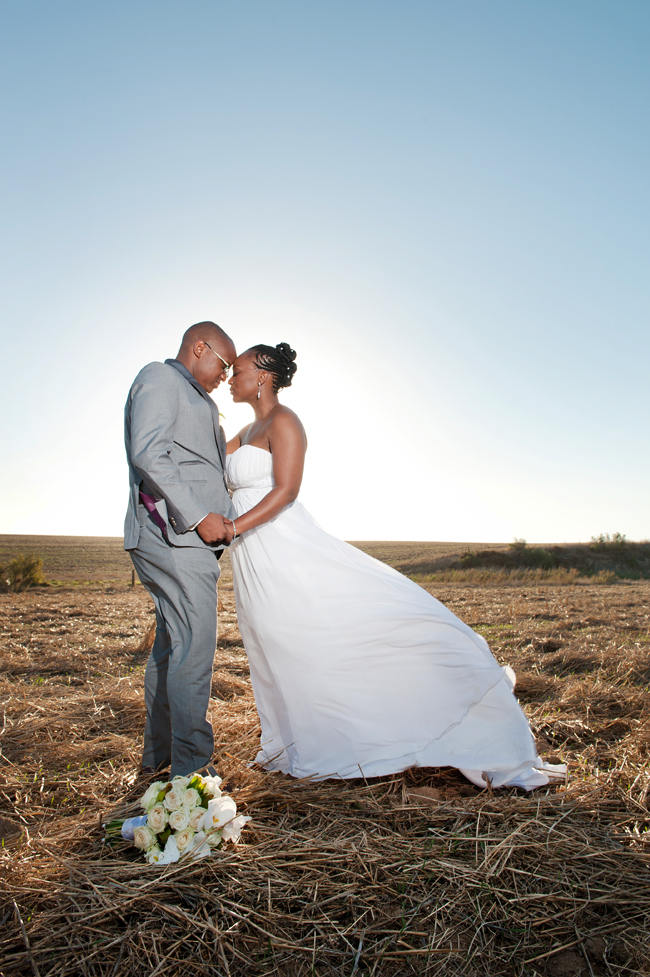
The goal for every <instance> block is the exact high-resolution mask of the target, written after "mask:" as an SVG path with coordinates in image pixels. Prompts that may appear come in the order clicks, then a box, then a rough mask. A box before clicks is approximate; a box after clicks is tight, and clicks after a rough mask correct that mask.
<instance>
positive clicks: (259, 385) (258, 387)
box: [257, 380, 262, 400]
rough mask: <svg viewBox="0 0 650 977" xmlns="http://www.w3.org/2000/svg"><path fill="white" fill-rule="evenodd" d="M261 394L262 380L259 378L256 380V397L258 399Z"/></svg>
mask: <svg viewBox="0 0 650 977" xmlns="http://www.w3.org/2000/svg"><path fill="white" fill-rule="evenodd" d="M261 396H262V381H261V380H258V381H257V399H258V400H259V399H260V397H261Z"/></svg>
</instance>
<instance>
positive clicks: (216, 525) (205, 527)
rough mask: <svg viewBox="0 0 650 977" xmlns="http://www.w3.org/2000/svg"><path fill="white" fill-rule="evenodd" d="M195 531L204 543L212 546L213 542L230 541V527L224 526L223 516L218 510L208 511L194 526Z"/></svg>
mask: <svg viewBox="0 0 650 977" xmlns="http://www.w3.org/2000/svg"><path fill="white" fill-rule="evenodd" d="M196 531H197V533H198V534H199V536H200V537H201V539H202V540H203V542H204V543H208V544H209V545H210V546H214V544H215V543H230V541H231V540H232V529H229V527H228V526H226V523H225V521H224V518H223V516H221V515H219V513H218V512H208V514H207V516H206V517H205V519H202V520H201V522H200V523H199V524H198V526H197V527H196Z"/></svg>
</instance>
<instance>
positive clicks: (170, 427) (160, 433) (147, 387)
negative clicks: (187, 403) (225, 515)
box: [130, 363, 206, 533]
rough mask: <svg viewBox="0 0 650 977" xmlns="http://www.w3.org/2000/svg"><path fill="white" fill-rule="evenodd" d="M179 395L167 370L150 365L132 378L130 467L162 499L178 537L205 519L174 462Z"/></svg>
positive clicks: (200, 505)
mask: <svg viewBox="0 0 650 977" xmlns="http://www.w3.org/2000/svg"><path fill="white" fill-rule="evenodd" d="M178 405H179V391H178V384H177V382H176V380H175V377H174V376H173V375H171V374H170V372H169V367H166V366H165V365H164V364H162V363H150V364H149V365H148V366H145V367H144V369H142V370H141V371H140V373H139V374H138V376H137V377H136V378H135V381H134V383H133V386H132V387H131V393H130V431H131V459H130V460H131V464H132V466H133V468H134V469H135V471H136V472H137V473H138V474H139V475H141V477H142V480H143V481H144V483H145V486H146V487H147V488H149V489H151V490H153V491H154V492H155V493H156V495H159V496H161V497H162V498H163V499H164V500H165V502H166V504H167V512H168V513H169V515H170V516H171V517H173V519H174V524H173V525H174V530H175V532H177V533H185V532H188V530H189V529H190V527H193V526H195V525H196V524H197V523H198V522H200V521H201V519H203V517H204V516H205V515H206V512H205V503H203V504H202V503H201V502H200V501H199V500H197V498H196V495H195V493H194V490H193V489H192V484H191V482H184V481H182V480H181V477H180V470H179V466H178V464H177V462H176V460H175V458H174V439H173V431H174V422H175V419H176V415H177V412H178Z"/></svg>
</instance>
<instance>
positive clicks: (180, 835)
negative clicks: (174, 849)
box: [173, 828, 194, 854]
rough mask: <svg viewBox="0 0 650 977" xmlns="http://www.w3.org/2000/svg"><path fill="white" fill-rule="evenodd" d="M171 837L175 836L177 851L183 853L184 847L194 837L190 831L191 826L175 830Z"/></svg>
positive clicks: (189, 843)
mask: <svg viewBox="0 0 650 977" xmlns="http://www.w3.org/2000/svg"><path fill="white" fill-rule="evenodd" d="M173 837H174V838H176V844H177V846H178V850H179V852H180V853H181V854H183V852H184V851H185V849H186V848H187V847H188V846H189V845H191V844H192V839H193V838H194V832H193V831H192V829H191V828H183V830H182V831H177V832H176V834H175V835H173Z"/></svg>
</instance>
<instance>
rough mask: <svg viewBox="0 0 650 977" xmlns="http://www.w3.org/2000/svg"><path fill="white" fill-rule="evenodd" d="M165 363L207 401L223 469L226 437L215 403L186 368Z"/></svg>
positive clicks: (172, 362) (167, 361) (176, 363)
mask: <svg viewBox="0 0 650 977" xmlns="http://www.w3.org/2000/svg"><path fill="white" fill-rule="evenodd" d="M165 363H166V364H167V365H168V366H173V367H174V369H175V370H178V372H179V373H182V375H183V376H184V377H185V379H186V380H187V381H188V383H191V384H192V386H193V387H194V389H195V390H198V392H199V393H200V394H201V396H202V397H203V399H204V400H206V401H207V403H208V405H209V407H210V411H211V414H212V426H213V428H214V440H215V441H216V443H217V449H218V451H219V457H220V458H221V465H222V467H225V464H226V437H225V435H224V433H223V431H222V429H221V425H220V423H219V408H218V407H217V405H216V404H215V402H214V400H213V399H212V397H210V395H209V394H208V393H207V391H206V390H204V389H203V387H202V386H201V384H200V383H199V382H198V380H195V379H194V377H193V376H192V374H191V373H190V371H189V370H188V369H187V368H186V367H184V366H183V364H182V363H179V361H178V360H165Z"/></svg>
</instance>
